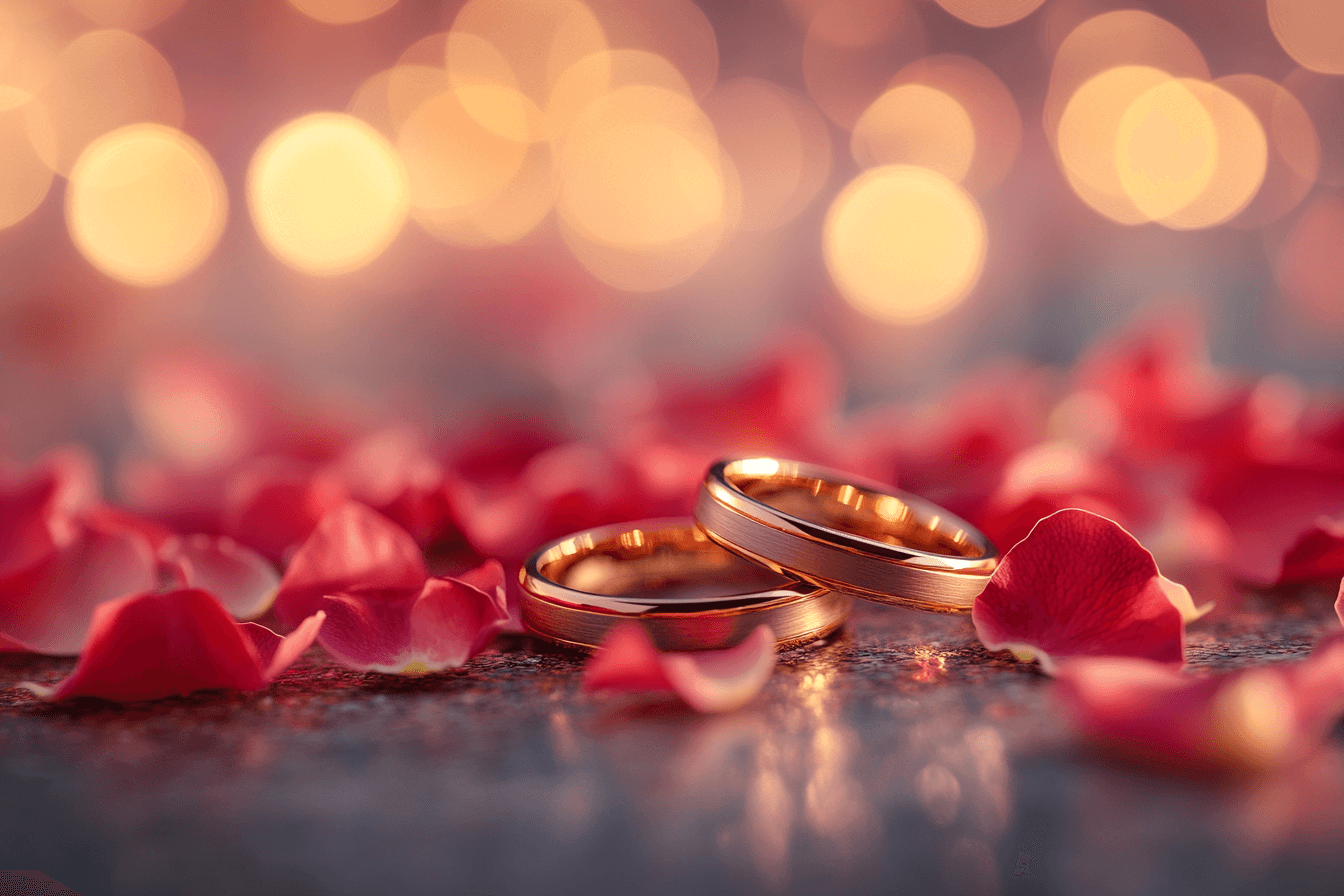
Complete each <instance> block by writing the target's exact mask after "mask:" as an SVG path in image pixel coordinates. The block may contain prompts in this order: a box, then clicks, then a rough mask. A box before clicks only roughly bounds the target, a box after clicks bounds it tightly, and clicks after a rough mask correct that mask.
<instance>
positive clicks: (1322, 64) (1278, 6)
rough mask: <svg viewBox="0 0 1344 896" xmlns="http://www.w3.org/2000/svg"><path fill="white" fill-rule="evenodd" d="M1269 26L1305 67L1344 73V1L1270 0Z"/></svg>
mask: <svg viewBox="0 0 1344 896" xmlns="http://www.w3.org/2000/svg"><path fill="white" fill-rule="evenodd" d="M1268 8H1269V27H1270V28H1272V29H1273V30H1274V36H1275V37H1277V38H1278V39H1279V44H1280V45H1282V47H1283V49H1284V50H1285V51H1287V53H1288V55H1289V56H1291V57H1293V60H1294V61H1295V62H1297V64H1298V65H1300V66H1302V67H1303V68H1309V69H1311V70H1312V71H1315V72H1321V73H1322V74H1326V75H1344V4H1341V3H1338V2H1337V0H1268Z"/></svg>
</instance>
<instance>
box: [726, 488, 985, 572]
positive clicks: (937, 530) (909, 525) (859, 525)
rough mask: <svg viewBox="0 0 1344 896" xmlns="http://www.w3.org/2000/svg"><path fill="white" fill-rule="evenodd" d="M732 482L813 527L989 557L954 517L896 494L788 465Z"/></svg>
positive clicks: (897, 544)
mask: <svg viewBox="0 0 1344 896" xmlns="http://www.w3.org/2000/svg"><path fill="white" fill-rule="evenodd" d="M728 481H729V482H731V483H732V485H733V486H734V487H736V488H737V489H739V490H740V491H741V492H742V493H743V494H745V495H746V496H747V497H749V498H753V499H755V500H756V501H759V502H761V503H762V504H764V505H766V506H767V507H770V508H772V509H774V510H778V511H780V512H781V513H786V514H788V515H790V516H792V517H796V518H797V519H800V520H804V521H806V522H809V523H813V524H815V525H819V526H825V527H827V528H830V529H838V530H840V531H842V532H848V533H851V534H853V535H861V536H863V537H864V538H870V539H872V540H874V541H880V542H883V543H885V544H889V545H893V546H895V547H904V548H913V549H914V550H917V551H925V552H927V553H930V554H942V555H945V556H953V557H982V556H984V555H985V551H984V550H983V549H982V548H980V547H979V546H978V545H976V544H975V543H974V542H973V540H972V537H971V534H970V533H969V532H967V531H966V530H965V529H963V528H962V527H961V526H960V525H959V524H958V521H957V520H955V518H952V519H949V518H948V517H947V516H944V515H940V514H938V513H936V512H932V511H930V510H926V509H924V508H921V507H918V506H916V505H913V504H910V503H907V502H906V501H904V500H902V499H901V498H899V497H897V496H896V495H889V494H884V493H882V492H877V491H873V490H871V489H867V488H863V487H862V486H856V485H851V484H849V483H845V482H833V481H831V480H828V479H820V478H817V477H815V476H807V475H805V474H803V473H800V472H796V471H790V470H789V469H788V468H781V469H780V470H779V471H778V472H774V473H770V474H763V475H759V476H757V475H752V474H750V473H743V472H734V473H732V474H731V475H730V476H729V477H728Z"/></svg>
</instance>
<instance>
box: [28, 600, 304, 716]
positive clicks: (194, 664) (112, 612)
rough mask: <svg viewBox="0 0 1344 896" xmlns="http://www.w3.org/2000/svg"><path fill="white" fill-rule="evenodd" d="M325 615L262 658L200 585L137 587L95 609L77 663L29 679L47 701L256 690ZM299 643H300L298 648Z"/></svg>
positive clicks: (121, 699)
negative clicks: (60, 675)
mask: <svg viewBox="0 0 1344 896" xmlns="http://www.w3.org/2000/svg"><path fill="white" fill-rule="evenodd" d="M320 624H321V622H320V620H319V621H317V622H314V623H308V624H305V625H304V626H302V627H301V630H300V631H298V632H296V633H295V634H294V635H292V636H291V638H292V640H287V641H281V642H280V643H279V644H277V645H276V648H275V650H274V651H272V661H271V663H270V664H269V667H268V665H267V664H263V661H262V656H261V654H260V653H259V652H258V650H257V648H256V646H255V644H254V639H253V637H251V636H249V635H248V634H247V633H245V631H244V629H243V628H242V626H240V625H239V624H238V623H237V622H234V621H233V619H232V618H231V617H230V616H229V614H228V613H227V612H226V611H225V610H224V608H223V607H222V606H220V604H219V601H217V600H215V599H214V597H212V596H211V595H210V594H208V593H206V592H204V591H201V590H199V589H185V590H180V591H171V592H168V593H166V594H138V595H132V596H129V597H124V598H120V599H118V600H114V601H108V602H107V603H104V604H102V605H101V606H99V607H98V609H97V611H96V612H95V613H94V618H93V625H92V626H91V627H90V630H89V638H88V640H87V641H86V642H85V644H84V650H83V653H82V654H81V656H80V659H79V664H78V665H76V666H75V669H74V671H73V672H71V673H70V675H69V676H68V677H67V678H66V679H65V680H63V681H62V682H60V683H59V684H58V685H56V686H55V687H44V686H42V685H35V684H25V685H23V686H24V687H27V688H28V689H29V690H31V691H33V692H34V693H36V694H37V695H38V696H40V697H43V698H45V699H49V700H64V699H68V698H71V697H102V698H103V699H106V700H117V701H122V702H131V701H135V700H154V699H157V698H159V697H167V696H171V695H174V694H188V693H191V692H192V691H198V690H204V689H210V688H236V689H239V690H257V689H260V688H263V687H265V686H266V685H267V684H269V683H270V682H271V680H272V678H273V674H272V673H274V674H278V673H279V671H280V667H279V665H278V664H277V663H276V662H275V659H276V658H277V657H281V658H285V659H292V658H293V657H292V654H294V655H296V651H295V649H294V648H295V647H298V645H300V644H303V646H306V644H304V639H307V640H308V641H310V642H311V638H312V635H313V634H314V631H313V629H314V628H315V627H316V626H320ZM301 651H302V648H301V647H299V649H298V652H301Z"/></svg>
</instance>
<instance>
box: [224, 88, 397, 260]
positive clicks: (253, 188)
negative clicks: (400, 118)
mask: <svg viewBox="0 0 1344 896" xmlns="http://www.w3.org/2000/svg"><path fill="white" fill-rule="evenodd" d="M408 192H409V191H408V187H407V181H406V171H405V169H404V168H403V167H402V164H401V160H400V159H399V158H398V156H397V152H396V150H395V149H394V148H393V147H392V145H391V144H390V143H389V142H388V141H387V139H386V138H384V137H383V136H382V135H381V134H379V133H378V132H377V131H376V130H374V128H373V127H372V126H371V125H369V124H367V123H365V122H363V121H361V120H359V119H358V118H355V117H353V116H350V115H344V114H340V113H336V112H317V113H313V114H311V115H305V116H303V117H302V118H298V119H295V120H294V121H291V122H289V123H288V124H286V125H284V126H282V127H280V128H279V129H278V130H276V131H274V132H273V133H272V134H271V135H270V136H268V137H267V138H266V139H265V140H264V141H263V142H262V144H261V146H260V147H258V148H257V151H256V153H255V154H254V155H253V157H252V162H251V164H250V166H249V167H248V172H247V204H248V208H249V210H250V211H251V213H252V222H253V224H254V226H255V227H256V229H257V233H258V234H259V235H260V236H261V239H262V242H263V243H265V244H266V247H267V248H268V249H270V250H271V252H272V253H273V254H274V255H275V256H276V257H277V258H279V259H280V260H281V261H283V262H285V263H286V264H288V265H290V266H291V267H293V268H295V269H297V270H300V271H303V272H305V273H308V274H318V275H335V274H343V273H347V272H349V271H353V270H357V269H359V268H361V267H364V266H365V265H367V264H368V263H369V262H371V261H373V260H374V259H375V258H377V257H378V256H379V255H381V254H382V252H383V250H385V249H386V248H387V247H388V245H389V244H391V242H392V240H393V239H394V238H395V237H396V235H397V233H398V232H400V230H401V227H402V224H404V223H405V221H406V211H407V204H408Z"/></svg>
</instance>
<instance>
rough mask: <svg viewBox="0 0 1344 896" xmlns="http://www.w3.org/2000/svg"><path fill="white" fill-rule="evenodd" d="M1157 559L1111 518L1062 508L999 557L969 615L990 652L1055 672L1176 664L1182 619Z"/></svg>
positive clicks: (1181, 642) (1180, 649) (1181, 646)
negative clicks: (1091, 661) (1140, 662)
mask: <svg viewBox="0 0 1344 896" xmlns="http://www.w3.org/2000/svg"><path fill="white" fill-rule="evenodd" d="M1164 582H1167V580H1165V579H1163V578H1162V576H1161V575H1160V574H1159V573H1158V570H1157V564H1156V563H1155V562H1154V561H1153V555H1152V554H1150V553H1149V552H1148V551H1147V550H1145V549H1144V548H1143V546H1142V545H1140V544H1139V543H1138V542H1137V541H1135V540H1134V538H1133V536H1131V535H1130V534H1129V533H1128V532H1126V531H1125V530H1124V529H1122V528H1121V527H1120V526H1118V525H1116V524H1115V523H1113V522H1112V521H1110V520H1108V519H1105V518H1104V517H1099V516H1097V515H1095V514H1092V513H1088V512H1087V511H1085V510H1061V511H1059V512H1058V513H1055V514H1053V515H1051V516H1048V517H1046V518H1045V519H1043V520H1041V521H1040V522H1039V523H1037V524H1036V527H1035V528H1034V529H1032V530H1031V534H1029V535H1028V536H1027V537H1026V538H1025V539H1023V540H1022V541H1021V542H1019V543H1018V544H1017V546H1015V547H1014V548H1013V549H1012V550H1010V551H1009V552H1008V554H1007V555H1006V556H1005V557H1004V558H1003V561H1002V562H1001V563H1000V564H999V567H998V569H996V570H995V571H994V575H993V576H992V577H991V578H990V581H989V584H988V585H987V586H986V587H985V590H984V591H983V592H981V594H980V595H979V596H978V597H977V598H976V599H975V606H974V607H973V609H972V612H971V618H972V620H973V621H974V623H975V630H976V634H977V635H978V636H979V638H980V640H981V642H982V643H983V644H984V645H985V647H986V648H988V649H989V650H1011V651H1013V653H1014V654H1016V655H1018V656H1019V658H1025V657H1026V656H1031V657H1035V658H1037V659H1039V660H1040V662H1041V666H1042V668H1044V669H1045V670H1046V671H1047V672H1053V671H1054V668H1055V664H1056V662H1057V661H1059V660H1062V659H1064V658H1065V657H1071V656H1116V657H1133V658H1140V659H1149V660H1155V661H1158V662H1163V663H1172V664H1175V665H1180V664H1181V663H1183V662H1184V661H1185V621H1184V619H1183V618H1182V612H1181V610H1180V609H1178V608H1177V607H1176V606H1175V605H1173V602H1172V600H1171V598H1170V593H1171V589H1170V586H1171V585H1172V584H1174V583H1170V582H1167V584H1164Z"/></svg>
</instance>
